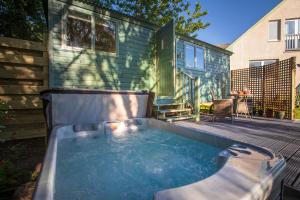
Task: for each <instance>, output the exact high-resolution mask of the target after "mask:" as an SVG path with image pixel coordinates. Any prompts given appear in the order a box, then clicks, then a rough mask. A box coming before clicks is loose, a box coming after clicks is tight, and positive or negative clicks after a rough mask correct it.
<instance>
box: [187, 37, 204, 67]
mask: <svg viewBox="0 0 300 200" xmlns="http://www.w3.org/2000/svg"><path fill="white" fill-rule="evenodd" d="M186 45H189V46H192V47H193V49H194V67H188V66H187V65H186V63H187V56H186V50H185V48H186ZM197 48H200V49H202V50H203V68H201V69H200V68H198V67H197V52H196V51H197ZM205 55H206V51H205V48H204V47H203V46H200V45H196V44H194V43H190V42H184V68H185V69H190V70H194V71H199V72H203V71H205V70H206V65H205V60H206V56H205Z"/></svg>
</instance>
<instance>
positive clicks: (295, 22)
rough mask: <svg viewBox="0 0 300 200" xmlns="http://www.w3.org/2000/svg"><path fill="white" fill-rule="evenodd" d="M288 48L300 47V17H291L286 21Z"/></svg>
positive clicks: (286, 42)
mask: <svg viewBox="0 0 300 200" xmlns="http://www.w3.org/2000/svg"><path fill="white" fill-rule="evenodd" d="M285 48H286V50H299V49H300V19H289V20H286V22H285Z"/></svg>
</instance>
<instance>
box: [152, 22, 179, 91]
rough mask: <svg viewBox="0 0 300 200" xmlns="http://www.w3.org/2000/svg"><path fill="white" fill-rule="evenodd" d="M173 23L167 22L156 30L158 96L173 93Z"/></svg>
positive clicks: (174, 48)
mask: <svg viewBox="0 0 300 200" xmlns="http://www.w3.org/2000/svg"><path fill="white" fill-rule="evenodd" d="M175 51H176V47H175V23H174V20H171V21H170V22H168V23H167V24H166V25H165V26H163V27H161V28H160V29H159V30H158V31H157V32H156V52H157V73H158V75H157V77H158V79H159V80H158V96H165V97H174V94H175V61H176V60H175Z"/></svg>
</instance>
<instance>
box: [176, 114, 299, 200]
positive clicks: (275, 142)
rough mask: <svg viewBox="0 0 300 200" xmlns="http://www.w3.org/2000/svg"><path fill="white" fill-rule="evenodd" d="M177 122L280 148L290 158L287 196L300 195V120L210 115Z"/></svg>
mask: <svg viewBox="0 0 300 200" xmlns="http://www.w3.org/2000/svg"><path fill="white" fill-rule="evenodd" d="M176 124H177V125H180V126H184V127H188V128H193V129H197V130H199V131H212V132H214V133H216V134H220V135H223V136H226V137H229V138H231V139H234V140H237V141H242V142H247V143H251V144H255V145H258V146H263V147H267V148H269V149H272V150H273V151H275V152H279V153H280V154H281V155H283V156H284V157H285V159H286V162H287V167H286V177H285V180H284V183H285V187H284V199H288V200H292V199H300V123H291V122H279V121H269V120H258V119H251V120H250V119H238V120H234V122H233V123H231V120H228V121H226V120H224V121H218V122H211V120H210V117H206V116H204V117H201V122H197V123H196V122H188V121H180V122H176Z"/></svg>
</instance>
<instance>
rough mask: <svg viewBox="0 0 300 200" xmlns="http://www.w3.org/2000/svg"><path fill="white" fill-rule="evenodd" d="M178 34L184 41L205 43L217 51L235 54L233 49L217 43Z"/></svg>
mask: <svg viewBox="0 0 300 200" xmlns="http://www.w3.org/2000/svg"><path fill="white" fill-rule="evenodd" d="M176 35H177V36H178V37H179V39H182V40H184V41H187V42H191V43H194V44H198V45H204V46H207V47H210V48H212V49H214V50H216V51H220V52H222V53H225V54H227V55H232V54H233V53H232V52H231V51H229V50H227V49H223V48H221V47H218V46H216V45H213V44H210V43H207V42H204V41H202V40H199V39H197V38H194V37H190V36H186V35H182V34H179V33H177V34H176Z"/></svg>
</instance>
